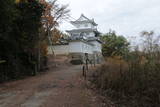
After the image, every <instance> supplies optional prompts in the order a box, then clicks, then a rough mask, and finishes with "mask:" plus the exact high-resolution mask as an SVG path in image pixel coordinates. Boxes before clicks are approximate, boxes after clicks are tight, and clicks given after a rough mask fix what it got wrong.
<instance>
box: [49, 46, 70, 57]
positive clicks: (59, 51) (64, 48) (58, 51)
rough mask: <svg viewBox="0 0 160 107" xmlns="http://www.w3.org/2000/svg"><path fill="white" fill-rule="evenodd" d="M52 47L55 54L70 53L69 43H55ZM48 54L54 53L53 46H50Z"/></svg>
mask: <svg viewBox="0 0 160 107" xmlns="http://www.w3.org/2000/svg"><path fill="white" fill-rule="evenodd" d="M52 47H53V51H54V54H55V55H68V54H69V45H55V46H52ZM48 54H52V50H51V46H49V47H48Z"/></svg>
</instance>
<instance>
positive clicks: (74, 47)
mask: <svg viewBox="0 0 160 107" xmlns="http://www.w3.org/2000/svg"><path fill="white" fill-rule="evenodd" d="M92 49H93V48H92V45H89V44H86V43H84V42H81V41H75V42H70V43H69V52H71V53H89V54H92V53H93V50H92Z"/></svg>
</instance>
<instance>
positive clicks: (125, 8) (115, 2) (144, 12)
mask: <svg viewBox="0 0 160 107" xmlns="http://www.w3.org/2000/svg"><path fill="white" fill-rule="evenodd" d="M59 3H61V4H69V9H70V10H71V16H72V17H73V18H75V19H77V18H79V16H80V15H81V13H83V14H84V15H85V16H87V17H88V18H94V19H95V21H96V23H97V24H98V29H99V31H100V32H102V33H106V32H108V31H109V29H112V30H115V31H116V32H117V33H118V34H120V35H124V36H126V37H131V36H138V35H139V32H141V31H143V30H155V31H156V32H159V31H160V0H59ZM60 28H61V29H62V30H67V29H71V28H72V25H70V24H69V23H67V22H63V23H62V24H61V25H60Z"/></svg>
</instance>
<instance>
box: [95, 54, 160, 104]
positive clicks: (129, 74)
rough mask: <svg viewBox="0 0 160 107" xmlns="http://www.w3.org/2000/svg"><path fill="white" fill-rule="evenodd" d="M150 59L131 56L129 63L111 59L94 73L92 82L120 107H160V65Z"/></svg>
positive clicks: (116, 58) (142, 56)
mask: <svg viewBox="0 0 160 107" xmlns="http://www.w3.org/2000/svg"><path fill="white" fill-rule="evenodd" d="M147 56H148V55H146V56H144V55H142V54H141V55H140V54H130V58H128V59H130V60H128V61H124V60H123V59H121V58H118V57H112V58H107V60H106V63H105V64H103V65H102V66H101V67H99V68H98V69H97V70H96V71H95V72H94V73H93V79H92V82H93V83H94V84H95V85H96V87H97V88H98V89H100V90H102V94H103V95H104V96H109V97H111V98H112V99H113V101H115V103H116V104H117V105H118V106H122V105H123V106H124V105H125V106H126V107H159V106H160V84H159V83H160V62H158V61H154V62H153V61H152V60H151V59H149V58H147ZM133 57H134V58H133ZM154 60H156V57H154Z"/></svg>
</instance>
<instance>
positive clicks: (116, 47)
mask: <svg viewBox="0 0 160 107" xmlns="http://www.w3.org/2000/svg"><path fill="white" fill-rule="evenodd" d="M101 39H102V41H103V47H102V52H103V56H105V57H109V56H115V55H120V56H124V55H125V54H126V53H128V51H129V49H128V46H129V42H127V40H126V38H124V37H123V36H118V35H117V34H116V33H115V31H110V32H109V33H107V34H105V35H103V36H102V38H101Z"/></svg>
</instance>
